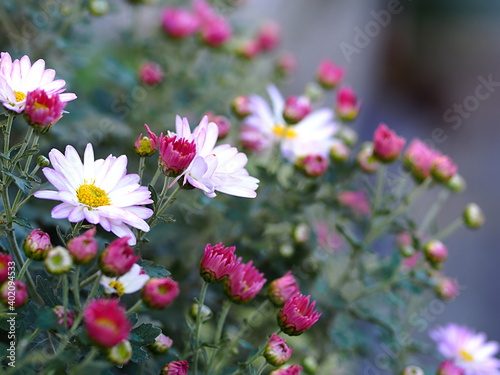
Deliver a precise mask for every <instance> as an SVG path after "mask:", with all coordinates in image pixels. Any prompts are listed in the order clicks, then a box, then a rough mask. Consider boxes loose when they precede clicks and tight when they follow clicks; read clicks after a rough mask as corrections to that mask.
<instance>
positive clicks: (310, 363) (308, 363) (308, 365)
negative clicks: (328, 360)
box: [301, 355, 318, 375]
mask: <svg viewBox="0 0 500 375" xmlns="http://www.w3.org/2000/svg"><path fill="white" fill-rule="evenodd" d="M301 365H302V366H303V367H304V371H305V372H306V373H307V374H310V375H314V374H316V371H318V361H317V360H316V358H314V357H311V356H310V355H309V356H307V357H304V358H303V359H302V363H301Z"/></svg>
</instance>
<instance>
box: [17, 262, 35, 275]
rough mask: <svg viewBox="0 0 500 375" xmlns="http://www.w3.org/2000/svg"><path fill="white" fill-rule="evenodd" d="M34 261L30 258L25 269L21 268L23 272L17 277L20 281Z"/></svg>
mask: <svg viewBox="0 0 500 375" xmlns="http://www.w3.org/2000/svg"><path fill="white" fill-rule="evenodd" d="M31 262H32V260H31V259H30V258H28V259H27V260H26V262H25V263H24V264H23V267H22V268H21V271H19V274H18V275H17V279H18V280H22V279H23V276H24V273H25V272H26V271H27V270H28V267H29V265H30V264H31Z"/></svg>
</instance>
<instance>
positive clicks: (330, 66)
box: [316, 60, 344, 89]
mask: <svg viewBox="0 0 500 375" xmlns="http://www.w3.org/2000/svg"><path fill="white" fill-rule="evenodd" d="M342 78H344V69H343V68H341V67H340V66H337V65H335V64H334V63H333V62H331V61H329V60H323V61H322V62H321V63H320V64H319V67H318V71H317V73H316V80H317V81H318V83H319V84H320V85H321V86H323V87H324V88H327V89H331V88H334V87H335V86H337V85H338V84H339V83H340V81H341V80H342Z"/></svg>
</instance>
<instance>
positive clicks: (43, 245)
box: [23, 229, 52, 260]
mask: <svg viewBox="0 0 500 375" xmlns="http://www.w3.org/2000/svg"><path fill="white" fill-rule="evenodd" d="M23 249H24V253H25V254H26V256H27V257H28V258H30V259H33V260H44V259H45V257H46V256H47V254H48V252H49V250H50V249H52V244H51V243H50V236H49V235H48V234H47V233H45V232H43V231H41V230H40V229H34V230H32V231H31V232H30V234H28V236H27V237H26V238H25V240H24V243H23Z"/></svg>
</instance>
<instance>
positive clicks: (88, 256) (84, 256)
mask: <svg viewBox="0 0 500 375" xmlns="http://www.w3.org/2000/svg"><path fill="white" fill-rule="evenodd" d="M95 234H96V227H93V228H91V229H89V230H88V231H86V232H85V233H83V234H81V235H80V236H78V237H75V238H72V239H71V240H69V241H68V243H67V244H66V247H67V248H68V251H69V253H70V254H71V256H72V257H73V260H74V261H75V263H77V264H87V263H89V262H90V261H91V260H93V259H94V258H95V257H96V255H97V252H98V251H99V245H98V244H97V241H96V240H95V238H94V236H95Z"/></svg>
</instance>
